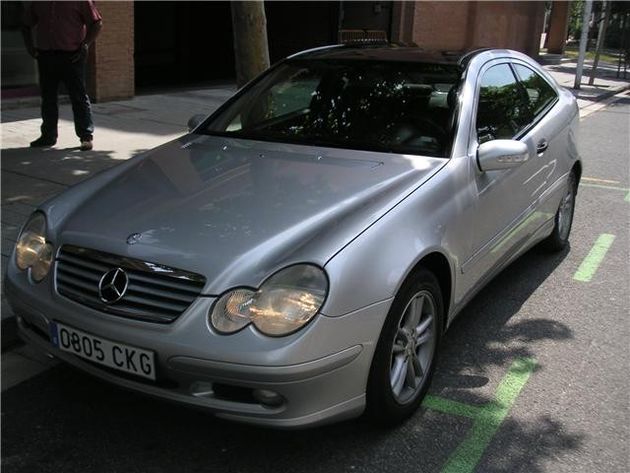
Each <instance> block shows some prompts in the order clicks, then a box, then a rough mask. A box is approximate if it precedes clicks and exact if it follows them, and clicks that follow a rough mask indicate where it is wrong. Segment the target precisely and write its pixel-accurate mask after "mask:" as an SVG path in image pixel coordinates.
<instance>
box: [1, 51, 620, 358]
mask: <svg viewBox="0 0 630 473" xmlns="http://www.w3.org/2000/svg"><path fill="white" fill-rule="evenodd" d="M575 65H576V64H575V62H564V63H562V64H557V65H549V66H546V69H547V70H548V71H549V72H550V73H551V74H552V75H553V76H554V78H555V79H556V80H557V81H558V82H559V83H560V85H563V86H566V87H572V86H573V80H574V73H575ZM589 72H590V66H589V65H587V66H586V67H585V71H584V77H583V84H585V85H584V86H583V88H582V90H580V91H575V92H577V93H576V96H577V98H578V104H579V105H580V108H582V109H583V108H586V107H589V106H591V105H593V104H594V103H595V102H598V101H601V100H603V99H605V98H607V97H610V96H611V95H614V94H616V93H618V92H620V91H621V90H624V89H626V88H628V87H630V81H627V80H626V81H624V80H620V79H617V78H616V77H615V70H614V69H612V68H611V67H610V66H607V65H602V67H600V70H599V73H598V77H597V79H596V81H595V85H594V86H588V85H586V84H587V83H588V76H589ZM233 93H234V88H232V87H213V88H207V89H202V90H191V91H184V92H174V93H168V94H159V95H146V96H138V97H135V98H133V99H131V100H125V101H118V102H108V103H103V104H95V105H94V106H93V111H94V121H95V125H96V133H95V141H94V145H95V146H94V150H93V151H89V152H80V151H79V150H78V139H77V138H76V136H75V135H74V129H73V124H72V112H71V109H70V106H69V105H67V104H66V105H62V106H61V110H60V126H59V140H58V142H57V145H56V146H55V148H53V149H49V150H44V151H42V150H37V149H31V148H29V147H28V145H29V142H30V141H31V140H33V139H35V138H36V137H37V136H38V135H39V125H40V118H39V117H40V115H39V108H38V107H33V106H29V107H26V108H11V107H6V106H5V105H4V104H3V110H2V117H1V122H2V124H1V148H2V155H1V181H2V188H1V196H2V206H1V211H2V213H1V221H2V250H1V265H2V279H3V280H4V271H5V267H6V263H7V258H8V257H9V255H10V254H11V251H12V248H13V246H14V244H15V240H16V238H17V233H18V231H19V228H20V226H21V225H22V224H23V223H24V221H25V220H26V218H27V217H28V216H29V215H30V214H31V212H32V211H33V210H34V209H35V208H36V207H37V206H38V205H39V204H40V203H42V202H43V201H44V200H46V199H48V198H50V197H52V196H54V195H56V194H58V193H60V192H62V191H63V190H64V189H66V188H68V187H69V186H71V185H73V184H76V183H78V182H80V181H82V180H84V179H86V178H88V177H90V176H92V175H94V174H95V173H97V172H99V171H101V170H104V169H107V168H109V167H111V166H113V165H115V164H117V163H119V162H120V161H121V160H124V159H127V158H129V157H130V156H133V155H134V154H137V153H139V152H142V151H145V150H148V149H151V148H154V147H155V146H157V145H159V144H161V143H164V142H166V141H169V140H171V139H174V138H176V137H177V136H179V135H181V134H183V133H185V132H186V123H187V122H188V119H189V118H190V117H191V116H192V115H194V114H196V113H205V114H208V113H210V112H212V111H214V110H215V109H216V108H217V107H218V106H219V105H220V104H222V103H223V102H224V101H225V100H226V99H227V98H228V97H229V96H230V95H232V94H233ZM1 319H2V328H3V330H2V345H3V347H4V348H6V346H7V345H8V344H9V343H12V342H13V341H14V340H15V330H14V317H13V314H12V312H11V309H10V308H9V306H8V304H7V302H6V300H5V297H4V294H3V295H2V299H1Z"/></svg>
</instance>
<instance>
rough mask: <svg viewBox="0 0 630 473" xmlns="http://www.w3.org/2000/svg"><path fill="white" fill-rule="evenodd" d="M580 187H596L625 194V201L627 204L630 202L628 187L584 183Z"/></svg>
mask: <svg viewBox="0 0 630 473" xmlns="http://www.w3.org/2000/svg"><path fill="white" fill-rule="evenodd" d="M580 187H595V188H597V189H607V190H612V191H621V192H625V193H626V196H625V198H624V199H623V200H625V201H626V202H630V189H627V188H626V187H617V186H605V185H602V184H586V183H584V182H581V183H580Z"/></svg>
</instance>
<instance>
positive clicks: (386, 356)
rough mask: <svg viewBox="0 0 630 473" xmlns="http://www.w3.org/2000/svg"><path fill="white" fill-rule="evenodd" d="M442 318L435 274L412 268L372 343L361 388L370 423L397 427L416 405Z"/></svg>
mask: <svg viewBox="0 0 630 473" xmlns="http://www.w3.org/2000/svg"><path fill="white" fill-rule="evenodd" d="M418 313H419V314H420V315H419V317H418ZM443 319H444V304H443V301H442V292H441V291H440V285H439V283H438V281H437V278H436V277H435V276H434V275H433V273H431V272H430V271H427V270H426V269H423V268H422V269H419V270H417V271H415V272H414V273H413V275H412V276H410V277H409V278H408V279H407V281H405V283H404V284H403V286H402V287H401V289H400V291H399V292H398V294H397V295H396V297H395V298H394V301H393V303H392V306H391V308H390V310H389V313H388V315H387V318H386V320H385V324H384V325H383V329H382V331H381V336H380V337H379V340H378V343H377V345H376V351H375V353H374V358H373V360H372V366H371V368H370V375H369V378H368V386H367V408H366V413H367V415H368V416H369V418H370V419H371V420H372V421H374V422H376V423H378V424H380V425H385V426H393V425H397V424H400V423H401V422H403V421H404V420H406V419H407V418H408V417H410V416H411V415H412V414H413V413H414V412H415V411H416V410H417V409H418V407H419V406H420V403H421V402H422V399H423V398H424V396H425V394H426V392H427V390H428V389H429V385H430V383H431V378H432V377H433V371H434V368H435V361H436V354H437V348H438V345H439V342H440V338H441V332H442V327H443V325H442V321H443ZM416 322H417V323H416ZM424 326H426V327H424ZM412 327H414V329H415V330H413V331H412V330H411V328H412ZM414 334H415V336H414ZM405 363H406V364H405ZM403 370H404V371H403ZM408 370H409V371H408ZM403 375H404V379H401V376H403ZM401 383H402V385H401Z"/></svg>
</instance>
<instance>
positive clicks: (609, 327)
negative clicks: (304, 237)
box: [2, 96, 630, 473]
mask: <svg viewBox="0 0 630 473" xmlns="http://www.w3.org/2000/svg"><path fill="white" fill-rule="evenodd" d="M626 97H627V98H621V99H619V100H617V101H615V102H614V103H612V104H610V105H609V106H608V107H606V108H604V109H602V110H600V111H598V112H595V113H593V114H591V115H589V116H588V117H586V118H585V119H584V120H583V121H582V134H581V152H582V154H583V157H584V161H585V170H584V174H583V176H584V177H585V178H586V179H584V180H583V184H584V185H583V186H581V188H580V191H579V194H578V204H577V210H576V215H575V221H574V227H573V232H572V237H571V248H570V251H566V252H564V253H562V254H555V255H549V254H546V253H544V252H542V251H541V250H538V249H534V250H532V251H530V252H529V253H528V254H526V255H525V256H523V257H522V258H520V259H519V260H518V261H516V262H515V263H514V264H513V265H512V266H511V267H509V268H508V269H506V270H505V271H504V272H503V273H502V274H501V275H500V276H499V277H497V278H496V279H495V280H494V281H493V282H492V283H490V285H489V286H488V287H487V288H486V289H484V290H483V291H482V292H481V293H480V294H479V295H478V296H477V297H476V298H475V299H474V300H473V301H472V302H471V304H470V305H469V306H468V308H467V309H466V310H465V311H464V313H462V314H461V316H460V317H459V319H458V320H457V321H456V322H455V323H454V325H453V326H452V328H451V329H450V331H449V333H448V334H447V336H446V339H445V342H444V345H443V347H442V349H441V352H440V361H439V364H438V369H437V372H436V377H435V379H434V382H433V385H432V387H431V391H430V392H431V395H432V396H435V397H433V398H432V399H433V401H434V403H433V407H434V408H423V409H421V410H420V411H419V412H418V413H417V414H416V415H415V416H414V417H413V418H412V419H411V420H410V421H409V422H407V423H406V424H405V425H403V426H402V427H399V428H397V429H393V430H380V429H376V428H374V427H372V426H370V425H369V424H368V423H366V422H365V421H363V420H361V419H359V420H356V421H350V422H345V423H342V424H337V425H333V426H328V427H323V428H319V429H315V430H308V431H297V432H282V431H271V430H264V429H259V428H254V427H248V426H242V425H237V424H231V423H227V422H223V421H220V420H217V419H214V418H213V417H211V416H209V415H206V414H204V413H202V412H199V411H195V410H190V409H187V408H182V407H179V406H174V405H171V404H167V403H164V402H161V401H157V400H152V399H147V398H145V397H141V396H139V395H136V394H133V393H129V392H127V391H124V390H121V389H118V388H116V387H113V386H110V385H108V384H105V383H103V382H101V381H98V380H95V379H92V378H90V377H88V376H86V375H83V374H81V373H79V372H76V371H74V370H72V369H70V368H67V367H65V366H61V365H59V366H56V367H54V368H51V369H49V370H46V371H45V372H43V373H41V374H39V375H37V376H35V377H32V378H30V379H28V380H26V381H24V382H22V383H21V384H18V385H16V386H15V387H12V388H10V389H8V390H6V391H4V392H3V393H2V469H3V472H5V473H8V472H31V471H33V472H49V471H50V472H101V471H107V472H119V471H120V472H125V473H131V472H173V471H177V472H180V471H181V472H184V471H185V472H201V471H204V472H210V471H212V472H244V473H245V472H267V471H269V472H274V473H277V472H322V473H329V472H346V471H347V472H397V473H399V472H412V471H413V472H451V473H465V472H469V471H478V472H527V473H536V472H553V473H562V472H571V473H575V472H587V473H596V472H606V473H616V472H620V473H621V472H623V473H625V472H627V471H630V467H629V464H628V461H629V451H628V449H629V441H630V440H629V439H630V432H629V430H630V427H629V425H630V422H629V421H630V419H629V415H628V411H629V404H628V399H629V393H628V389H629V388H630V381H629V380H628V367H629V366H630V364H629V358H630V356H629V354H628V352H629V350H628V347H629V343H628V341H629V340H630V338H629V323H628V315H629V308H630V288H629V281H630V269H629V265H628V262H629V261H630V255H629V246H630V245H629V241H628V238H629V229H630V212H629V210H630V197H628V188H630V182H629V176H630V171H629V162H630V152H629V149H630V138H629V130H630V96H626ZM598 186H601V187H598ZM623 189H625V191H624V190H623ZM601 234H609V235H614V236H615V238H614V240H613V241H612V244H611V245H610V248H609V249H608V251H607V252H606V253H605V255H604V257H603V260H602V261H601V264H600V265H599V266H598V267H597V269H596V271H594V272H593V269H594V267H593V266H591V267H590V269H589V270H588V271H587V272H589V273H590V274H591V276H592V278H591V280H590V281H589V282H583V281H578V280H576V279H574V275H575V274H576V272H577V271H578V269H579V267H580V265H581V264H582V262H583V260H584V259H585V258H586V257H587V255H588V254H589V252H591V249H592V248H593V245H594V243H595V241H596V240H597V239H598V237H599V236H600V235H601ZM609 242H610V238H609ZM600 256H601V252H600ZM534 360H535V361H534ZM515 362H516V363H517V364H516V365H513V363H515ZM519 362H520V363H521V364H520V365H518V363H519ZM510 367H513V368H515V369H513V370H512V372H511V375H510V376H511V377H508V378H505V377H506V375H507V374H508V372H510ZM530 368H531V369H532V371H531V373H530ZM528 376H529V378H528ZM502 381H503V382H502ZM445 399H446V400H451V401H458V402H460V403H464V404H465V405H466V406H485V407H483V408H480V409H477V410H474V408H468V407H466V406H462V405H460V404H453V403H450V404H449V403H448V402H447V401H444V400H445ZM493 401H494V402H493ZM440 406H442V407H440ZM449 406H450V407H449ZM453 406H455V407H458V406H459V408H461V409H460V411H466V412H468V413H470V412H472V414H470V415H469V416H468V417H467V416H466V415H457V414H453V413H445V412H442V411H443V410H447V411H448V410H449V409H450V410H452V409H453V408H454V407H453ZM436 408H437V409H436ZM440 409H441V410H442V411H441V410H440ZM461 413H462V412H460V414H461ZM464 413H465V412H464Z"/></svg>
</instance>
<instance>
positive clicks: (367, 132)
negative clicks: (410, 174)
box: [197, 59, 461, 157]
mask: <svg viewBox="0 0 630 473" xmlns="http://www.w3.org/2000/svg"><path fill="white" fill-rule="evenodd" d="M460 75H461V73H460V71H459V69H458V67H457V66H455V65H446V64H427V63H400V62H384V61H383V62H377V61H373V60H372V61H365V60H345V61H341V60H337V61H333V60H324V59H310V60H307V59H302V60H289V61H286V62H284V63H282V64H281V65H279V66H278V67H275V68H274V69H273V70H272V71H270V72H269V73H268V74H267V75H265V76H264V77H263V78H262V79H261V80H258V81H257V82H256V83H254V85H253V86H251V87H249V88H248V89H247V90H245V91H244V93H242V94H241V95H240V96H239V97H238V98H236V100H234V101H233V102H232V103H231V104H230V105H228V106H227V107H225V108H224V109H222V110H221V111H220V112H219V113H217V114H215V115H213V116H212V118H211V119H210V122H209V123H206V124H205V125H204V126H203V128H202V129H201V130H197V132H198V133H199V132H201V133H207V134H213V135H222V136H233V137H235V138H246V139H255V140H263V141H279V142H287V143H298V144H305V145H313V146H330V147H339V148H350V149H360V150H369V151H380V152H391V153H406V154H419V155H428V156H438V157H447V156H448V154H449V153H450V148H451V142H452V134H453V133H452V128H453V115H454V109H455V104H456V102H457V100H456V94H457V87H458V84H459V79H460Z"/></svg>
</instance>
